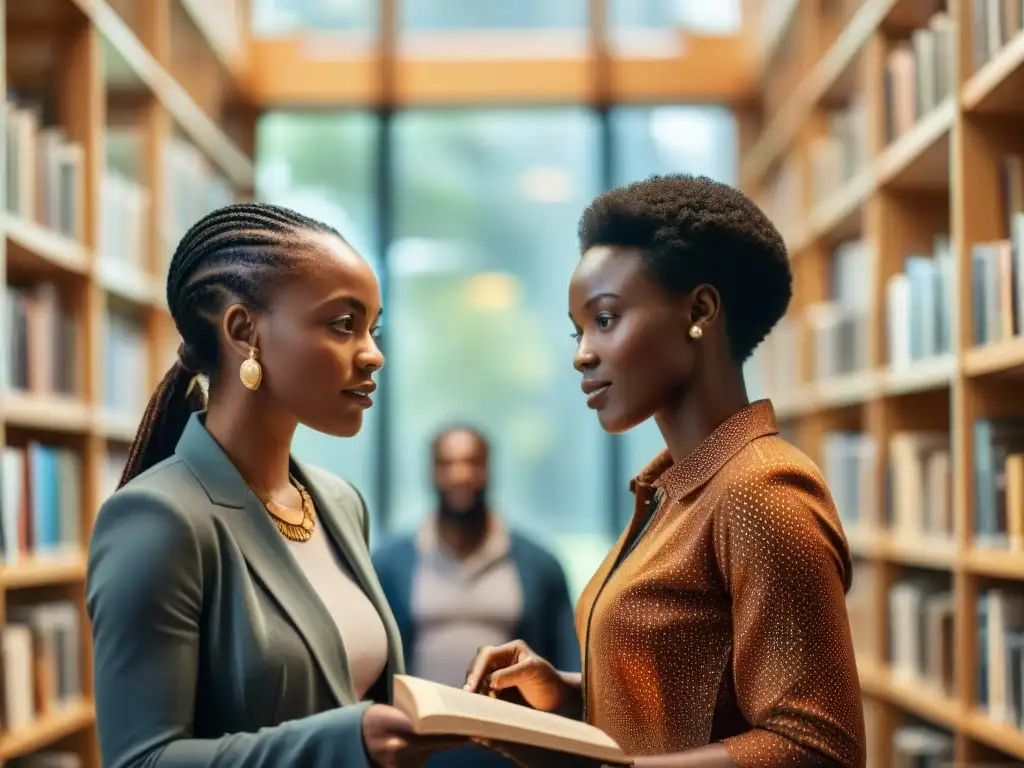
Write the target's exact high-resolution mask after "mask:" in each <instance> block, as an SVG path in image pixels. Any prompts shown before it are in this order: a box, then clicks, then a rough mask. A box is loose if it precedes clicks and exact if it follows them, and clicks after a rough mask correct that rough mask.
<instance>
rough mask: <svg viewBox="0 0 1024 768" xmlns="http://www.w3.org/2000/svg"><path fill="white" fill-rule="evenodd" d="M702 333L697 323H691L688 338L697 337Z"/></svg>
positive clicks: (702, 330)
mask: <svg viewBox="0 0 1024 768" xmlns="http://www.w3.org/2000/svg"><path fill="white" fill-rule="evenodd" d="M703 335H704V329H703V328H701V327H700V326H699V325H697V324H696V323H694V324H693V325H691V326H690V338H691V339H699V338H700V337H701V336H703Z"/></svg>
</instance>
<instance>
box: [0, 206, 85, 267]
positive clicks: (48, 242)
mask: <svg viewBox="0 0 1024 768" xmlns="http://www.w3.org/2000/svg"><path fill="white" fill-rule="evenodd" d="M3 228H4V234H5V235H6V237H7V263H8V266H9V267H10V268H11V269H19V268H20V269H24V270H26V271H32V272H36V273H40V272H42V273H52V272H64V273H68V274H74V275H84V274H85V273H87V272H88V271H89V253H88V251H87V250H86V249H85V248H83V247H82V246H81V245H80V244H79V243H76V242H75V241H73V240H70V239H68V238H66V237H63V236H62V235H60V234H58V233H56V232H53V231H51V230H48V229H46V228H45V227H42V226H40V225H39V224H35V223H34V222H30V221H25V220H24V219H22V218H20V217H17V216H10V215H5V216H4V217H3Z"/></svg>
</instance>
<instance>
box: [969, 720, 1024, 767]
mask: <svg viewBox="0 0 1024 768" xmlns="http://www.w3.org/2000/svg"><path fill="white" fill-rule="evenodd" d="M966 720H967V722H966V725H967V730H968V732H969V733H970V734H971V736H973V737H974V738H975V739H977V740H978V741H980V742H982V743H984V744H988V745H989V746H991V747H994V748H995V749H998V750H1000V751H1001V752H1003V753H1004V754H1007V755H1010V756H1012V757H1015V758H1018V759H1024V734H1022V733H1021V732H1020V731H1019V730H1017V729H1016V728H1014V727H1013V726H1010V725H1006V724H1004V723H997V722H994V721H993V720H992V718H990V717H989V716H988V715H986V714H985V713H984V712H978V711H974V712H970V713H969V714H967V715H966Z"/></svg>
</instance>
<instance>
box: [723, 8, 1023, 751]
mask: <svg viewBox="0 0 1024 768" xmlns="http://www.w3.org/2000/svg"><path fill="white" fill-rule="evenodd" d="M771 4H773V5H775V6H778V7H780V8H782V10H784V11H785V17H784V19H783V20H778V29H777V30H775V31H774V32H773V34H772V35H771V36H770V37H769V44H767V45H766V48H765V53H764V55H763V56H762V71H761V74H760V78H759V88H760V91H761V105H762V108H761V114H760V115H759V116H758V117H757V118H751V120H750V124H751V126H752V127H751V128H749V129H748V131H747V133H748V135H749V136H750V140H749V141H747V142H745V146H744V147H743V149H742V162H741V177H742V181H741V183H742V186H743V188H744V190H745V191H747V192H748V194H750V195H752V196H753V197H754V198H755V199H757V200H758V201H759V202H761V203H762V205H763V206H764V207H765V209H766V210H767V211H769V212H770V214H771V215H772V216H773V218H774V219H775V220H776V222H777V223H778V224H779V226H780V228H781V229H782V231H783V234H784V236H785V238H786V241H787V244H788V247H789V250H790V258H791V260H792V264H793V270H794V274H795V276H796V283H795V288H794V300H793V304H792V307H791V310H790V313H789V315H788V316H787V318H786V319H785V320H784V321H783V323H782V324H780V326H779V328H778V329H776V331H775V332H773V334H772V336H771V337H770V338H769V339H768V340H767V341H766V343H765V344H764V346H763V347H762V349H761V350H760V351H759V354H760V355H761V356H762V358H763V365H764V370H765V374H766V380H767V383H768V390H769V395H770V396H771V397H772V398H773V399H774V400H775V402H776V404H777V408H778V411H779V413H780V416H781V418H782V421H783V429H784V432H785V434H786V435H787V436H789V437H790V438H791V439H793V440H794V441H795V442H796V443H797V444H798V445H800V446H801V447H802V448H803V449H804V450H805V451H807V452H808V454H810V455H811V456H812V457H813V458H814V459H815V460H816V461H817V462H818V464H819V466H821V468H822V470H823V472H824V473H825V475H826V477H827V479H828V481H829V485H830V488H831V489H832V491H833V495H834V496H835V498H836V502H837V506H838V507H839V510H840V514H841V516H842V517H843V520H844V527H845V530H846V532H847V535H848V538H849V541H850V545H851V548H852V550H853V552H854V554H855V557H856V571H855V575H854V589H853V591H851V595H850V598H849V601H848V602H849V605H850V613H851V626H852V628H853V631H854V639H855V644H856V646H857V653H858V663H859V669H860V678H861V684H862V687H863V690H864V693H865V702H866V719H867V726H868V733H869V750H870V753H869V765H871V766H879V768H888V767H889V766H890V765H894V764H898V763H899V762H900V761H901V760H902V759H904V758H906V757H907V756H908V755H911V756H914V757H918V758H921V757H923V756H928V755H930V756H931V757H932V759H933V760H936V761H937V762H936V763H934V764H954V765H958V766H960V765H963V766H966V765H971V764H974V765H978V764H1000V763H1001V764H1014V763H1019V762H1021V761H1024V728H1022V726H1024V717H1022V715H1024V712H1022V710H1024V702H1022V696H1021V689H1022V688H1024V680H1021V679H1020V678H1021V674H1022V669H1024V664H1022V662H1021V657H1020V653H1021V650H1020V646H1021V643H1022V642H1024V641H1022V640H1021V638H1020V637H1019V636H1018V634H1017V633H1018V632H1019V631H1020V630H1024V613H1019V612H1018V606H1020V605H1022V601H1024V545H1022V544H1024V541H1022V539H1024V536H1022V532H1024V457H1020V456H1018V454H1020V453H1021V452H1024V440H1020V441H1019V440H1018V439H1017V437H1016V434H1017V433H1016V432H1015V431H1014V430H1015V426H1014V425H1013V422H1012V419H1015V418H1024V395H1022V393H1024V280H1022V279H1021V278H1024V170H1021V169H1022V168H1024V161H1021V160H1019V159H1017V160H1010V159H1008V158H1016V157H1024V138H1022V136H1024V133H1022V132H1021V131H1020V125H1021V124H1022V122H1021V121H1022V119H1024V31H1022V27H1024V23H1022V18H1021V17H1022V15H1024V12H1022V11H1021V8H1020V3H998V2H994V0H979V1H978V2H975V1H974V0H947V1H946V2H941V1H936V0H853V1H851V2H838V1H837V2H818V1H817V0H797V1H796V2H795V3H793V4H791V5H792V7H789V6H790V4H787V3H784V2H782V1H781V0H776V2H774V3H771ZM992 8H998V9H999V11H1000V15H999V16H998V17H996V16H992V17H989V16H988V15H987V14H988V13H989V12H990V10H991V9H992ZM780 12H781V11H780ZM976 13H980V14H982V16H980V17H978V16H975V14H976ZM923 62H927V63H926V64H925V63H923ZM1018 280H1021V282H1019V283H1017V282H1016V281H1018ZM1010 285H1012V286H1014V288H1013V289H1012V290H1009V289H1007V286H1010ZM1018 285H1019V286H1020V289H1022V290H1018V288H1017V287H1016V286H1018ZM986 430H987V431H986ZM1022 434H1024V433H1022ZM1017 442H1020V445H1017ZM1008 456H1009V457H1011V458H1010V459H1009V460H1007V457H1008ZM995 489H1000V490H998V492H997V491H996V490H995ZM1002 489H1005V493H1004V491H1003V490H1002ZM982 597H983V598H984V599H985V602H984V606H985V608H984V611H985V612H984V613H982V609H981V608H980V607H979V606H980V605H981V603H980V602H979V598H982ZM1022 610H1024V609H1022ZM979 669H984V671H982V672H979ZM996 670H999V671H1000V673H997V672H996Z"/></svg>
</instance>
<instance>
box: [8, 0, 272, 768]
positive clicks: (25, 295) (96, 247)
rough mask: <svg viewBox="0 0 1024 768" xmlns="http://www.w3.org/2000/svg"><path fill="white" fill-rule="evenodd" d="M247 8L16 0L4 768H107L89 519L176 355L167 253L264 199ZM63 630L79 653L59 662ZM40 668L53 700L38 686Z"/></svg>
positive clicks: (151, 0)
mask: <svg viewBox="0 0 1024 768" xmlns="http://www.w3.org/2000/svg"><path fill="white" fill-rule="evenodd" d="M232 3H234V4H237V3H235V0H203V2H201V3H197V2H191V1H190V0H109V2H108V1H107V0H0V11H2V12H0V23H2V24H3V27H4V29H3V34H2V35H0V51H2V52H3V58H4V61H5V63H6V66H5V68H4V75H3V77H4V86H5V92H6V93H7V94H8V103H7V109H5V111H4V120H3V121H2V122H0V135H2V137H3V145H4V146H5V147H6V148H7V150H6V151H5V152H4V153H2V154H0V158H2V159H0V162H2V164H3V173H2V177H3V179H4V181H5V183H4V186H3V188H2V189H0V201H2V205H0V230H2V235H3V236H2V237H0V271H2V274H3V276H4V282H3V288H4V291H3V294H2V296H0V316H2V318H3V320H2V322H0V329H2V333H3V339H2V348H3V350H4V355H3V361H2V366H0V448H3V459H2V463H0V473H2V474H0V494H2V497H0V509H2V510H3V515H2V519H0V526H2V527H0V544H2V548H0V631H2V632H3V639H4V646H3V648H4V650H3V654H2V656H3V664H4V668H3V670H2V671H0V680H2V681H3V691H2V693H3V696H2V698H0V764H2V763H4V762H5V761H8V760H13V759H15V758H24V757H30V756H31V755H33V754H40V753H45V752H57V753H70V754H73V755H75V756H77V758H78V760H79V761H80V764H81V766H83V768H99V766H100V757H99V749H98V743H97V739H96V733H95V727H94V709H93V704H92V697H91V695H92V662H91V647H90V641H89V631H88V623H87V617H86V612H85V573H86V551H87V546H88V537H89V532H90V530H91V524H92V520H93V517H94V515H95V512H96V510H97V508H98V506H99V504H100V503H101V502H102V500H103V498H104V497H105V496H106V495H107V494H108V493H109V492H110V491H111V490H112V489H113V485H114V483H115V482H116V478H117V476H118V475H119V473H120V468H121V466H123V461H124V458H125V456H126V452H127V448H128V445H129V444H130V442H131V440H132V438H133V437H134V433H135V428H136V426H137V424H138V421H139V417H140V416H141V413H142V410H143V409H144V406H145V402H146V400H147V399H148V397H149V394H150V393H151V391H152V388H153V387H154V386H155V384H156V382H157V381H158V380H159V377H160V376H162V374H163V372H164V371H165V370H166V368H167V366H168V365H169V363H170V361H171V360H172V359H173V354H174V352H175V349H176V347H177V334H176V333H175V329H174V325H173V322H172V321H171V319H170V316H169V314H168V312H167V309H166V306H165V302H164V298H163V293H164V287H163V286H164V276H165V270H166V262H167V259H168V258H169V255H170V251H171V249H172V248H173V246H174V244H175V243H176V242H177V240H178V238H179V237H180V236H181V234H183V228H185V227H187V226H189V225H191V224H192V223H193V222H194V221H195V220H196V219H198V218H200V217H201V216H202V215H203V214H204V213H206V212H207V211H208V210H210V209H212V208H214V207H217V206H219V205H221V204H223V203H225V202H228V201H229V200H233V199H248V198H250V197H251V195H252V192H253V190H252V187H253V165H252V158H251V152H252V145H253V137H252V134H253V132H254V125H253V121H252V119H251V118H250V119H249V120H248V122H247V123H246V121H244V120H238V119H237V115H238V114H239V113H243V114H244V113H246V110H245V109H240V108H239V107H240V105H241V106H244V104H243V103H242V97H241V96H240V91H239V89H237V88H236V87H235V81H236V79H237V78H238V77H239V73H240V72H241V71H242V70H243V69H244V67H245V61H244V56H245V49H246V47H247V41H246V40H244V39H243V40H242V44H241V47H240V45H239V43H238V41H237V40H236V41H234V44H233V43H232V41H231V40H230V39H227V38H226V37H225V35H224V26H225V25H224V24H223V19H224V18H226V17H224V16H218V15H217V13H218V12H221V11H223V10H224V7H225V6H227V5H231V4H232ZM211 14H212V15H211ZM172 34H173V36H174V40H173V45H172V40H171V37H172ZM249 112H250V113H251V110H249ZM228 115H231V119H229V117H228ZM228 126H230V129H229V128H228ZM29 158H31V161H28V159H29ZM44 619H45V620H44ZM46 633H58V634H59V635H60V637H59V638H58V639H59V640H61V641H66V640H67V639H68V638H74V639H75V641H76V642H75V643H70V644H69V643H67V642H64V643H63V645H67V647H68V649H69V650H68V652H67V653H65V654H60V653H52V654H49V655H45V656H44V654H46V652H44V651H43V650H40V647H41V645H42V644H41V643H40V636H41V635H44V634H46ZM45 639H47V640H51V639H53V638H51V637H46V638H45ZM39 662H42V663H44V664H47V665H48V666H49V667H50V668H52V669H53V670H56V674H53V675H52V677H53V678H54V683H53V685H44V684H40V683H39V681H38V680H33V679H32V677H31V672H30V673H29V674H28V675H26V674H25V673H24V670H25V669H28V670H32V668H33V663H39ZM26 765H31V762H29V763H26Z"/></svg>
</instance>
